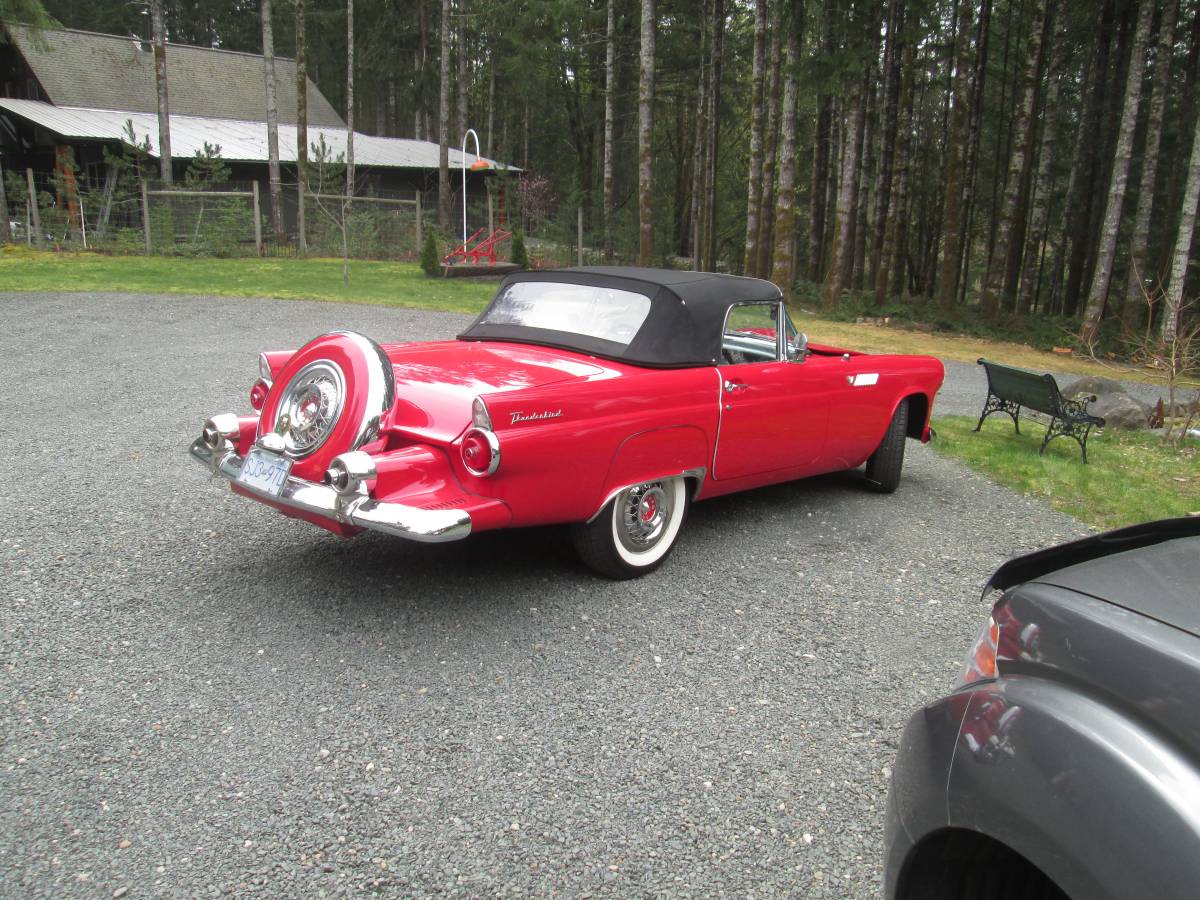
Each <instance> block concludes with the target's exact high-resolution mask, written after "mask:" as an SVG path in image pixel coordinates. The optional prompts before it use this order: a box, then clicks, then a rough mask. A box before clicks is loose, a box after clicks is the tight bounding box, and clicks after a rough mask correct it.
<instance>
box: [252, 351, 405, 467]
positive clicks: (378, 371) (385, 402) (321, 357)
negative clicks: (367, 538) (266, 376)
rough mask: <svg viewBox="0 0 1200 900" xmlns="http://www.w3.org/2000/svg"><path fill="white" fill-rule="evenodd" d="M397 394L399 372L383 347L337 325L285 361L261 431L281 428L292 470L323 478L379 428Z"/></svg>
mask: <svg viewBox="0 0 1200 900" xmlns="http://www.w3.org/2000/svg"><path fill="white" fill-rule="evenodd" d="M395 397H396V377H395V373H394V372H393V371H392V364H391V361H390V360H388V358H387V354H385V353H384V352H383V348H382V347H380V346H379V345H378V344H377V343H375V342H374V341H373V340H371V339H370V338H368V337H365V336H364V335H361V334H358V333H356V332H353V331H334V332H331V333H329V334H323V335H321V336H320V337H318V338H314V339H313V340H311V341H309V342H308V343H307V344H305V345H304V346H303V347H301V348H300V349H299V350H297V351H296V352H295V353H294V354H292V357H291V359H289V360H288V361H287V363H286V364H284V367H283V368H282V369H281V370H280V372H279V376H278V377H277V378H276V379H275V381H274V383H273V384H272V385H271V390H270V392H269V393H268V394H267V399H266V402H265V403H264V404H263V408H262V414H261V415H260V417H259V421H258V434H259V436H260V437H261V436H262V435H263V434H265V433H266V432H269V431H277V432H279V433H280V434H281V435H282V436H283V439H284V452H285V453H286V454H287V455H288V456H290V457H291V458H292V459H293V460H295V463H294V464H293V466H292V473H293V474H294V475H296V476H297V477H299V478H306V479H309V480H311V481H320V480H321V478H322V477H323V476H324V473H325V469H326V468H327V467H328V465H329V462H330V461H331V460H332V459H333V458H334V457H335V456H337V455H338V454H339V453H345V452H346V451H347V450H357V449H358V448H359V447H361V446H362V445H363V444H365V443H367V442H368V441H370V440H372V439H373V438H374V437H375V436H376V435H377V434H378V433H379V423H380V420H381V419H382V417H383V415H384V413H386V412H387V411H388V410H389V409H391V408H392V403H393V402H394V401H395ZM285 418H286V421H284V420H285Z"/></svg>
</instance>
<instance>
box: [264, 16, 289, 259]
mask: <svg viewBox="0 0 1200 900" xmlns="http://www.w3.org/2000/svg"><path fill="white" fill-rule="evenodd" d="M259 8H260V12H261V13H262V43H263V73H264V75H265V76H266V82H267V84H266V88H267V177H268V181H269V184H270V191H271V226H272V228H273V229H274V231H275V242H276V243H278V244H282V243H283V242H284V241H285V240H286V238H285V236H284V233H283V203H282V199H281V197H280V185H279V107H278V106H277V105H276V102H275V29H274V28H273V27H272V23H271V0H261V3H260V4H259Z"/></svg>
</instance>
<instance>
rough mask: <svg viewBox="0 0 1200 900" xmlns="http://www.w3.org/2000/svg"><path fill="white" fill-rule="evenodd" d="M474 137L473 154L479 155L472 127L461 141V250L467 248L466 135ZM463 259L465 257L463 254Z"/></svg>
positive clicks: (476, 139)
mask: <svg viewBox="0 0 1200 900" xmlns="http://www.w3.org/2000/svg"><path fill="white" fill-rule="evenodd" d="M468 136H469V137H473V138H475V156H476V157H478V156H479V135H477V134H476V133H475V129H474V128H468V129H467V133H466V134H464V135H463V142H462V159H461V160H460V162H461V163H462V178H463V250H464V251H466V249H467V137H468ZM463 259H464V260H465V259H466V256H465V255H464V257H463Z"/></svg>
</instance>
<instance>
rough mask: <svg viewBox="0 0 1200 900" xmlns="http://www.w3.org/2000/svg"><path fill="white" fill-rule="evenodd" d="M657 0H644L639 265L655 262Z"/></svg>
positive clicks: (639, 135)
mask: <svg viewBox="0 0 1200 900" xmlns="http://www.w3.org/2000/svg"><path fill="white" fill-rule="evenodd" d="M657 31H658V22H657V13H656V12H655V8H654V0H642V39H641V50H640V55H641V61H640V66H639V69H640V76H639V78H638V265H639V266H649V265H653V263H654V40H655V36H656V33H657Z"/></svg>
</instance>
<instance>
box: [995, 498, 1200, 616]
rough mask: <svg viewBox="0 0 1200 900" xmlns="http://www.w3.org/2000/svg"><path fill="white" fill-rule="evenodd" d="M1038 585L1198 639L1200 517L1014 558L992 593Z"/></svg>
mask: <svg viewBox="0 0 1200 900" xmlns="http://www.w3.org/2000/svg"><path fill="white" fill-rule="evenodd" d="M1024 582H1037V583H1040V584H1049V585H1054V586H1056V587H1061V588H1065V589H1067V590H1071V591H1075V592H1077V593H1080V594H1086V595H1088V596H1089V597H1095V598H1097V599H1099V600H1104V601H1106V602H1108V603H1112V604H1115V605H1117V606H1121V607H1124V608H1125V609H1129V610H1132V611H1133V612H1136V613H1139V614H1141V615H1144V616H1149V617H1151V618H1153V619H1157V620H1159V621H1160V622H1164V623H1166V624H1168V625H1171V626H1173V627H1175V628H1179V629H1182V630H1183V631H1187V632H1189V633H1190V634H1193V635H1196V636H1197V637H1200V518H1197V517H1189V518H1182V519H1164V520H1162V521H1158V522H1148V523H1146V524H1144V525H1134V526H1132V527H1129V528H1122V529H1118V530H1117V531H1110V532H1107V533H1105V534H1098V535H1094V536H1092V537H1088V538H1084V539H1083V540H1079V541H1072V542H1071V543H1068V544H1062V545H1060V546H1058V547H1050V548H1048V549H1046V550H1039V551H1038V552H1036V553H1031V554H1028V555H1026V556H1019V557H1016V558H1015V559H1011V560H1009V561H1008V562H1006V563H1005V564H1004V565H1002V566H1001V567H1000V568H999V569H997V570H996V573H995V574H994V575H992V577H991V579H990V580H989V581H988V585H987V587H988V588H999V589H1002V590H1003V589H1006V588H1008V587H1010V586H1012V585H1015V584H1021V583H1024Z"/></svg>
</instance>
